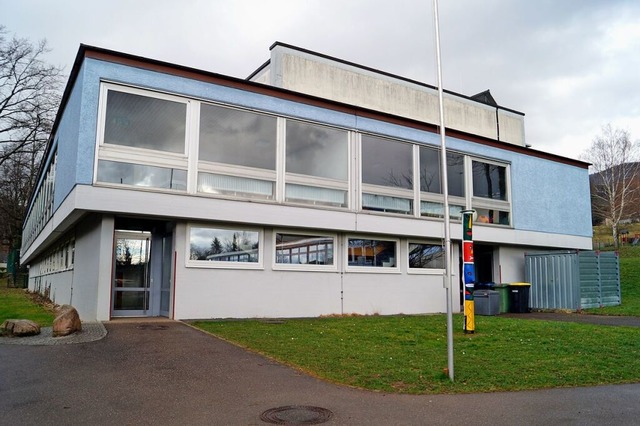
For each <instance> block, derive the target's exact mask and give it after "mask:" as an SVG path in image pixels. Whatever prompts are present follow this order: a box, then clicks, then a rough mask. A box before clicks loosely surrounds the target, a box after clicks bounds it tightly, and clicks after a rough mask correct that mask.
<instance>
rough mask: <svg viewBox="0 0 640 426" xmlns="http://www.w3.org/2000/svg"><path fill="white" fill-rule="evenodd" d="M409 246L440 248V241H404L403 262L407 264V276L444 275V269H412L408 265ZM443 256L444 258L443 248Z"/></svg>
mask: <svg viewBox="0 0 640 426" xmlns="http://www.w3.org/2000/svg"><path fill="white" fill-rule="evenodd" d="M410 244H429V245H434V246H442V242H441V241H435V240H421V239H411V238H410V239H407V240H406V241H405V244H404V246H405V253H406V254H405V256H404V258H405V261H406V262H407V274H415V275H444V273H445V269H444V268H412V267H411V266H410V265H409V252H410V251H409V245H410ZM443 256H444V247H443Z"/></svg>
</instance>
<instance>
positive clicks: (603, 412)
mask: <svg viewBox="0 0 640 426" xmlns="http://www.w3.org/2000/svg"><path fill="white" fill-rule="evenodd" d="M105 326H106V329H107V331H108V334H107V335H106V337H104V338H102V339H101V340H97V341H93V342H87V343H78V344H68V345H55V346H51V345H43V346H28V345H0V424H1V425H147V424H154V425H263V424H269V423H266V422H265V421H263V420H262V419H261V417H260V416H261V414H262V413H263V412H265V411H266V410H269V409H271V408H276V407H287V406H314V407H321V408H324V409H327V410H329V411H330V412H331V413H332V414H333V416H332V417H331V418H330V419H329V420H328V421H327V422H326V423H324V424H327V425H457V426H459V425H461V424H463V425H464V424H467V425H474V426H475V425H546V426H548V425H637V424H639V422H640V420H639V419H640V384H631V385H620V386H600V387H583V388H561V389H551V390H541V391H527V392H509V393H485V394H469V395H421V396H414V395H398V394H385V393H379V392H369V391H363V390H359V389H352V388H349V387H344V386H338V385H334V384H331V383H327V382H324V381H322V380H319V379H316V378H313V377H310V376H308V375H306V374H303V373H301V372H299V371H297V370H295V369H292V368H289V367H286V366H283V365H281V364H279V363H276V362H273V361H271V360H269V359H267V358H264V357H262V356H260V355H257V354H254V353H251V352H248V351H246V350H243V349H241V348H239V347H237V346H235V345H233V344H230V343H227V342H225V341H222V340H220V339H217V338H215V337H212V336H210V335H208V334H206V333H203V332H201V331H198V330H196V329H193V328H191V327H189V326H187V325H185V324H182V323H179V322H173V321H161V322H153V321H151V322H149V321H145V322H117V321H113V322H108V323H106V324H105ZM302 420H304V419H302Z"/></svg>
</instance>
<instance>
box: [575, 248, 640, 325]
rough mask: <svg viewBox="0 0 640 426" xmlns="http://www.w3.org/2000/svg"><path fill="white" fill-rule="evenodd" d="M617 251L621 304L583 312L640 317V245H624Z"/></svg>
mask: <svg viewBox="0 0 640 426" xmlns="http://www.w3.org/2000/svg"><path fill="white" fill-rule="evenodd" d="M618 253H620V290H621V293H622V304H621V305H620V306H607V307H604V308H593V309H585V313H589V314H601V315H630V316H638V317H640V247H639V246H635V247H632V246H624V247H621V248H620V249H619V250H618Z"/></svg>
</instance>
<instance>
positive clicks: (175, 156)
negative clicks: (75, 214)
mask: <svg viewBox="0 0 640 426" xmlns="http://www.w3.org/2000/svg"><path fill="white" fill-rule="evenodd" d="M110 90H111V91H115V92H120V93H129V94H134V95H139V96H144V97H148V98H154V99H162V100H167V101H172V102H177V103H181V104H184V105H185V106H186V115H185V140H184V150H183V152H182V153H175V152H167V151H160V150H154V149H146V148H138V147H129V146H120V145H114V144H107V143H105V142H104V132H105V120H106V114H107V95H108V92H109V91H110ZM192 103H193V102H192V101H191V100H190V99H189V98H186V97H179V96H174V95H169V94H165V93H159V92H155V91H150V90H144V89H139V88H135V87H131V86H125V85H120V84H115V83H110V82H104V81H103V82H102V83H101V84H100V99H99V103H98V125H97V135H96V153H95V159H94V168H93V183H94V185H98V186H111V187H113V186H116V187H123V186H124V187H127V188H135V189H137V190H151V191H163V192H164V191H170V192H186V191H187V190H186V189H185V190H175V189H173V190H172V189H167V188H153V187H139V186H135V185H120V184H115V183H109V182H98V161H99V160H106V161H115V162H119V163H129V164H138V165H143V166H153V167H164V168H170V169H180V170H184V171H185V172H186V173H187V188H188V187H189V173H188V169H189V152H190V146H191V143H190V139H191V132H192V128H191V127H192V126H191V121H192V120H191V117H192V115H193V111H192V110H193V108H192Z"/></svg>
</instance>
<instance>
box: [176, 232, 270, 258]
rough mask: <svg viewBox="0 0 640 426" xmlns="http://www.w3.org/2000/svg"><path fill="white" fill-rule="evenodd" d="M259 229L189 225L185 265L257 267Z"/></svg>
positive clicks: (260, 236)
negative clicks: (187, 253)
mask: <svg viewBox="0 0 640 426" xmlns="http://www.w3.org/2000/svg"><path fill="white" fill-rule="evenodd" d="M261 241H262V232H260V231H258V230H255V229H243V228H226V227H225V228H223V227H220V228H213V227H200V226H191V227H190V228H189V247H190V250H189V259H188V261H187V265H188V266H209V267H225V268H227V267H228V268H257V267H258V268H259V267H261V266H262V262H261V255H260V251H261V245H262V244H261Z"/></svg>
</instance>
